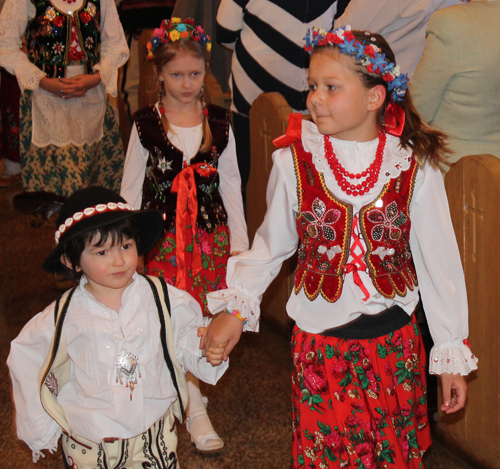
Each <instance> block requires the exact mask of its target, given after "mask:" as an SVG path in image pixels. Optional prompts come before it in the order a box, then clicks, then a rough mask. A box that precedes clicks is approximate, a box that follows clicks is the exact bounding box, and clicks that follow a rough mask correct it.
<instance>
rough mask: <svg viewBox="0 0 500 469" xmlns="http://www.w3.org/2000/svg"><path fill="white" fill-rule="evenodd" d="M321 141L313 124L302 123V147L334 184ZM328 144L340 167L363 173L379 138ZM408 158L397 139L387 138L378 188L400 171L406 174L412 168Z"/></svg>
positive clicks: (339, 141)
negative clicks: (333, 151) (330, 145)
mask: <svg viewBox="0 0 500 469" xmlns="http://www.w3.org/2000/svg"><path fill="white" fill-rule="evenodd" d="M323 137H324V136H323V134H321V133H320V132H319V130H318V128H317V127H316V126H315V125H314V124H312V122H309V121H303V123H302V144H303V145H304V148H305V149H306V150H307V151H309V152H310V153H312V155H313V162H314V165H315V166H316V169H317V170H318V171H319V172H321V173H323V174H324V176H325V178H327V179H329V180H331V181H333V182H334V183H335V184H336V183H337V181H336V180H335V176H334V175H333V171H332V169H331V168H330V165H329V164H328V160H327V159H326V157H325V147H324V140H323ZM330 141H331V142H332V146H333V149H334V150H335V153H336V155H337V158H338V159H339V161H340V163H341V164H342V166H344V168H346V169H347V170H348V171H351V172H353V173H356V172H358V171H364V170H365V169H366V168H367V167H368V166H369V165H370V164H371V163H372V161H373V159H374V158H375V153H376V151H377V145H378V138H376V139H374V140H371V141H369V142H354V141H352V142H351V141H345V140H338V139H335V138H333V137H330ZM411 155H412V152H411V150H405V149H403V148H401V146H400V144H399V138H398V137H394V136H392V135H389V134H387V142H386V145H385V151H384V160H383V163H382V167H381V169H380V175H379V179H378V182H377V186H378V185H384V184H386V183H387V182H389V181H390V180H391V179H394V178H395V177H397V176H399V175H400V174H401V171H405V170H407V169H408V168H409V167H410V164H411Z"/></svg>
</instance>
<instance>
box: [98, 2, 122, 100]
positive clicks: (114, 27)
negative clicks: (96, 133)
mask: <svg viewBox="0 0 500 469" xmlns="http://www.w3.org/2000/svg"><path fill="white" fill-rule="evenodd" d="M128 56H129V49H128V46H127V41H126V39H125V34H124V32H123V27H122V25H121V23H120V19H119V17H118V12H117V11H116V6H115V2H114V1H113V0H101V61H100V62H99V63H98V64H96V65H95V66H94V69H95V70H99V74H100V76H101V81H102V82H103V83H104V85H105V87H106V92H107V93H109V94H110V95H111V96H116V95H117V93H118V69H119V68H120V67H121V66H122V65H123V64H124V63H125V62H126V61H127V59H128Z"/></svg>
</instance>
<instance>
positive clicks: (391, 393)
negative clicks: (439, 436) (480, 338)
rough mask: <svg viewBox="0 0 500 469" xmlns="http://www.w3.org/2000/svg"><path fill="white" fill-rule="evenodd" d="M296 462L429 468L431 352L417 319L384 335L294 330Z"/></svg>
mask: <svg viewBox="0 0 500 469" xmlns="http://www.w3.org/2000/svg"><path fill="white" fill-rule="evenodd" d="M292 358H293V371H292V403H293V409H292V410H293V467H294V468H310V467H316V468H343V467H345V468H348V467H352V468H360V469H361V468H363V469H374V468H377V469H378V468H384V469H406V468H407V469H417V468H423V464H422V456H423V454H424V452H425V451H426V450H427V449H428V447H429V446H430V444H431V438H430V429H429V425H428V418H427V403H426V394H427V386H426V376H425V367H426V356H425V350H424V347H423V344H422V340H421V337H420V331H419V329H418V326H417V324H416V322H415V319H414V318H413V319H412V321H411V322H410V323H409V324H408V325H406V326H404V327H402V328H401V329H399V330H397V331H395V332H392V333H390V334H388V335H384V336H382V337H378V338H376V339H366V340H351V339H338V338H335V337H326V336H324V335H321V334H310V333H307V332H305V331H302V330H300V329H298V328H297V327H295V329H294V331H293V336H292Z"/></svg>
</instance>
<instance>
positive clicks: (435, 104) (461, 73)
mask: <svg viewBox="0 0 500 469" xmlns="http://www.w3.org/2000/svg"><path fill="white" fill-rule="evenodd" d="M499 23H500V2H499V1H495V0H490V1H487V0H472V1H471V2H470V3H466V4H464V5H457V6H454V7H452V8H446V9H444V10H440V11H438V12H436V13H434V14H433V15H432V17H431V19H430V21H429V27H428V28H427V40H426V42H425V49H424V53H423V55H422V58H421V60H420V62H419V64H418V67H417V69H416V70H415V74H414V75H413V79H412V81H411V82H410V86H411V91H412V94H413V99H414V103H415V106H416V108H417V110H418V112H419V113H420V115H421V116H422V118H423V119H424V121H425V122H427V123H428V124H431V125H434V126H436V127H438V128H439V129H441V130H442V131H443V132H445V133H447V134H448V135H449V144H450V147H451V150H453V151H454V152H455V153H454V154H453V155H452V156H451V158H450V159H449V160H448V161H447V162H446V163H444V164H443V165H442V169H443V171H444V172H447V171H448V169H449V166H450V164H452V163H454V162H456V161H458V160H459V159H460V158H462V157H463V156H467V155H478V154H484V153H489V154H492V155H495V156H496V157H498V158H500V80H499V78H498V77H499V76H500V60H499V56H498V51H499V50H500V36H499V35H498V24H499Z"/></svg>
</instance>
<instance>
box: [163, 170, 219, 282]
mask: <svg viewBox="0 0 500 469" xmlns="http://www.w3.org/2000/svg"><path fill="white" fill-rule="evenodd" d="M216 171H217V170H216V169H215V168H214V167H213V166H210V165H209V164H208V163H205V162H202V163H195V164H191V165H188V166H186V167H185V168H184V169H183V170H182V171H181V172H180V173H179V174H178V175H177V176H175V179H174V181H173V183H172V190H171V191H172V192H174V193H175V192H177V211H176V215H175V241H176V243H177V251H176V257H177V267H178V272H177V280H176V282H175V286H176V287H177V288H179V289H181V290H186V291H187V282H188V278H189V274H188V269H189V268H191V274H192V276H193V277H194V276H195V275H197V274H198V273H199V272H200V270H201V256H200V252H199V250H198V244H197V243H196V237H195V234H196V232H195V228H196V218H197V217H198V199H197V198H196V192H197V191H196V181H195V172H196V173H198V174H199V175H200V176H202V177H208V176H210V175H211V174H213V173H215V172H216ZM190 242H192V243H193V252H192V256H191V265H190V266H188V265H187V262H186V247H187V246H188V244H189V243H190Z"/></svg>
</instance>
